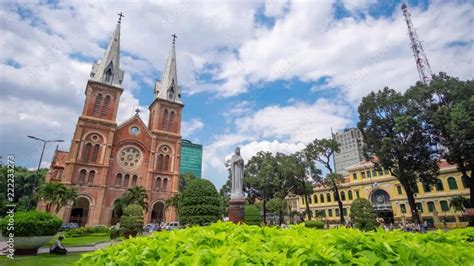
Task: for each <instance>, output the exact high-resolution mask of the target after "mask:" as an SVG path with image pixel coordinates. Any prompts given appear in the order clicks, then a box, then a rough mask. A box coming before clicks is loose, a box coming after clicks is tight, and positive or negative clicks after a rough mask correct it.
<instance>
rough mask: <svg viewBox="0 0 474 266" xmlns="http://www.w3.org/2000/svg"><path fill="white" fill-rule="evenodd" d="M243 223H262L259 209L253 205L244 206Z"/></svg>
mask: <svg viewBox="0 0 474 266" xmlns="http://www.w3.org/2000/svg"><path fill="white" fill-rule="evenodd" d="M244 211H245V218H244V219H245V223H246V224H249V225H260V224H261V223H262V216H261V215H260V210H259V209H258V207H257V206H255V205H253V204H252V205H247V206H245V210H244Z"/></svg>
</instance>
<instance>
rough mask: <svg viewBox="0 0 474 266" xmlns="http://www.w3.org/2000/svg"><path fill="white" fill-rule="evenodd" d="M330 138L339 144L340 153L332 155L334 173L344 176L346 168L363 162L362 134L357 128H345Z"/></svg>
mask: <svg viewBox="0 0 474 266" xmlns="http://www.w3.org/2000/svg"><path fill="white" fill-rule="evenodd" d="M332 137H333V139H335V140H336V141H337V143H339V144H340V146H339V147H340V152H338V153H335V154H334V164H335V168H336V173H338V174H342V175H344V176H346V175H347V170H346V169H347V167H349V166H351V165H354V164H357V163H359V162H361V161H364V155H363V152H362V148H363V145H364V141H363V139H362V133H361V132H360V131H359V129H357V128H346V129H344V130H342V131H339V132H337V133H335V134H332Z"/></svg>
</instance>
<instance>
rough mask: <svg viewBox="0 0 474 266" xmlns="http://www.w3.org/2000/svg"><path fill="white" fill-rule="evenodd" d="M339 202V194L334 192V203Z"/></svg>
mask: <svg viewBox="0 0 474 266" xmlns="http://www.w3.org/2000/svg"><path fill="white" fill-rule="evenodd" d="M338 200H339V194H337V193H336V192H334V201H338Z"/></svg>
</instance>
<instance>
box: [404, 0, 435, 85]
mask: <svg viewBox="0 0 474 266" xmlns="http://www.w3.org/2000/svg"><path fill="white" fill-rule="evenodd" d="M402 11H403V16H405V21H406V23H407V27H408V35H409V36H410V42H411V49H412V50H413V56H414V57H415V61H416V68H417V69H418V75H419V76H420V80H421V81H422V82H423V83H425V84H429V83H430V81H431V75H432V72H431V67H430V63H429V62H428V58H427V57H426V54H425V51H423V46H421V42H420V40H419V39H418V35H417V34H416V31H415V27H414V26H413V23H412V22H411V15H410V13H409V12H408V9H407V5H406V4H405V3H403V4H402Z"/></svg>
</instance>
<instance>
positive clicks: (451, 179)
mask: <svg viewBox="0 0 474 266" xmlns="http://www.w3.org/2000/svg"><path fill="white" fill-rule="evenodd" d="M448 186H449V189H450V190H456V189H458V183H456V179H455V178H454V177H452V176H450V177H448Z"/></svg>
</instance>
